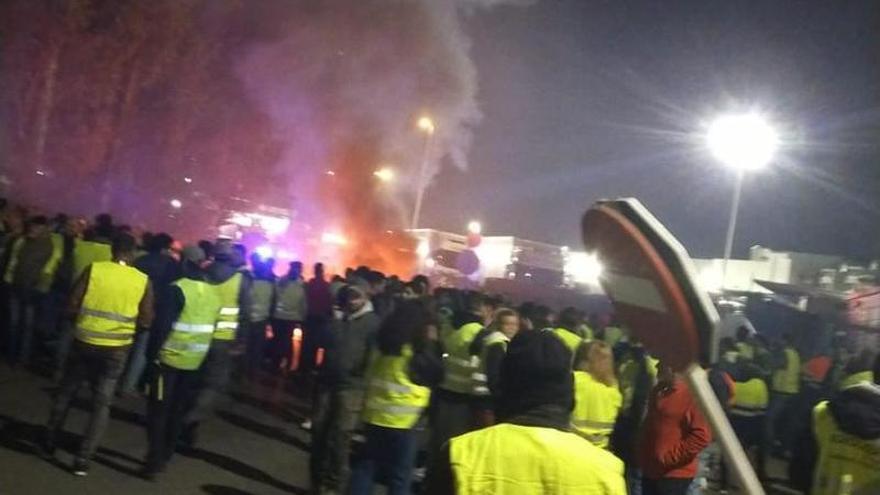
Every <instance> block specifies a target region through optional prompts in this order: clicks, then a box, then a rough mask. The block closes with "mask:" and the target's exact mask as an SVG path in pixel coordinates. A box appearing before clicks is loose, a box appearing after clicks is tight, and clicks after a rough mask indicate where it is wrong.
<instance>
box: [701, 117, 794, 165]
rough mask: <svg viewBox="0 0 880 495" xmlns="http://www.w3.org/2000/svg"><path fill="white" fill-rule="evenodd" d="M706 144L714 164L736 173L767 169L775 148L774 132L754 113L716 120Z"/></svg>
mask: <svg viewBox="0 0 880 495" xmlns="http://www.w3.org/2000/svg"><path fill="white" fill-rule="evenodd" d="M706 140H707V143H708V146H709V150H710V151H711V152H712V154H713V155H715V157H716V158H717V159H718V160H720V161H721V162H722V163H724V164H725V165H728V166H730V167H733V168H735V169H737V170H757V169H760V168H763V167H765V166H767V164H768V163H770V160H772V159H773V155H774V154H775V153H776V149H777V148H778V147H779V137H778V136H777V134H776V131H775V130H773V128H772V127H771V126H770V124H768V123H767V121H766V120H765V119H764V118H763V117H761V116H760V115H758V114H756V113H747V114H741V115H725V116H722V117H719V118H718V119H716V120H715V121H714V122H713V123H712V125H711V126H710V127H709V132H708V134H707V136H706Z"/></svg>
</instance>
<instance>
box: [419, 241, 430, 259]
mask: <svg viewBox="0 0 880 495" xmlns="http://www.w3.org/2000/svg"><path fill="white" fill-rule="evenodd" d="M416 254H417V255H419V258H420V259H426V258H427V257H428V255H430V254H431V246H430V245H429V244H428V241H426V240H424V239H422V240H421V241H419V245H418V246H416Z"/></svg>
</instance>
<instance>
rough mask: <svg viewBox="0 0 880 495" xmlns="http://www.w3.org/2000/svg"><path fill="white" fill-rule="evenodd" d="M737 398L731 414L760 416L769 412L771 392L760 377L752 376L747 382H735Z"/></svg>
mask: <svg viewBox="0 0 880 495" xmlns="http://www.w3.org/2000/svg"><path fill="white" fill-rule="evenodd" d="M733 388H734V394H735V396H736V399H735V400H734V402H733V408H732V409H731V410H730V414H733V415H736V416H760V415H762V414H764V413H765V412H767V403H768V402H769V400H770V398H769V394H768V392H767V384H766V383H764V380H762V379H760V378H752V379H751V380H749V381H747V382H734V384H733Z"/></svg>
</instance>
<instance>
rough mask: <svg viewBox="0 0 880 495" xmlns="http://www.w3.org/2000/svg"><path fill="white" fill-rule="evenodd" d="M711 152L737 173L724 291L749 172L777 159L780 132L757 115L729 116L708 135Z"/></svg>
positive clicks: (723, 265) (722, 271) (725, 249)
mask: <svg viewBox="0 0 880 495" xmlns="http://www.w3.org/2000/svg"><path fill="white" fill-rule="evenodd" d="M707 141H708V145H709V150H710V151H711V152H712V154H714V155H715V157H716V158H718V160H719V161H721V162H722V163H724V164H725V165H727V166H729V167H731V168H733V169H734V170H736V183H735V185H734V189H733V201H732V204H731V207H730V219H729V221H728V223H727V236H726V238H725V241H724V260H723V262H722V267H721V288H722V290H723V289H724V285H725V283H726V282H727V265H728V263H729V262H730V257H731V254H732V252H733V239H734V236H735V234H736V221H737V217H738V215H739V203H740V197H741V196H742V188H743V181H744V180H745V173H746V172H747V171H752V170H759V169H762V168H764V167H766V166H767V164H769V163H770V160H772V159H773V155H774V153H776V148H777V147H778V146H779V138H778V136H777V135H776V131H775V130H773V128H772V127H771V126H770V125H769V124H768V123H767V122H766V121H765V120H764V118H763V117H761V116H760V115H758V114H756V113H747V114H740V115H726V116H723V117H719V118H718V119H716V120H715V121H714V122H713V123H712V125H711V126H710V127H709V133H708V135H707Z"/></svg>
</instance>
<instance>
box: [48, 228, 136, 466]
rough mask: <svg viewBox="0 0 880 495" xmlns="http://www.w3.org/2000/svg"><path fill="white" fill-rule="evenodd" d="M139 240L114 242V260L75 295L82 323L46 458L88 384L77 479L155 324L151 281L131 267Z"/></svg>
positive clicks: (90, 273)
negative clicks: (140, 339)
mask: <svg viewBox="0 0 880 495" xmlns="http://www.w3.org/2000/svg"><path fill="white" fill-rule="evenodd" d="M135 249H136V244H135V241H134V238H132V237H131V236H129V235H126V234H122V235H119V236H117V237H116V239H114V241H113V260H112V261H105V262H97V263H93V264H92V265H91V266H90V267H89V268H88V269H87V270H86V271H85V272H84V273H83V275H82V276H81V277H80V279H79V281H78V282H77V284H76V286H74V289H73V293H72V294H71V299H70V307H69V312H70V313H71V316H74V317H75V318H76V323H75V324H74V328H75V330H74V338H75V339H76V340H75V342H74V345H73V348H72V349H71V350H70V356H69V357H68V359H67V362H66V364H65V369H64V372H63V374H62V378H61V384H60V386H59V391H58V394H57V395H56V397H55V401H54V403H53V405H52V410H51V413H50V416H49V422H48V425H47V435H46V439H45V444H44V446H43V448H44V453H45V454H46V455H47V456H48V455H52V454H53V453H54V447H55V443H54V438H55V435H56V434H57V432H58V431H59V430H60V429H61V428H62V426H63V424H64V420H65V416H66V415H67V411H68V409H69V406H70V402H71V401H72V400H73V398H74V396H75V395H76V392H77V390H78V389H79V386H80V383H81V382H82V381H84V380H88V381H89V382H90V383H91V386H92V390H94V391H95V393H94V398H93V400H94V404H93V406H92V408H91V410H92V413H91V418H90V419H89V422H88V427H87V429H86V434H85V437H84V438H83V441H82V443H81V444H80V448H79V452H78V454H77V456H76V459H75V460H74V465H73V473H74V474H76V475H78V476H85V475H86V474H88V470H89V461H90V459H91V457H92V456H93V455H94V453H95V451H96V450H97V448H98V444H99V443H100V440H101V436H102V435H103V433H104V430H105V428H106V426H107V420H108V417H109V414H110V404H111V402H112V400H113V394H114V392H115V390H116V382H117V381H118V380H119V377H120V375H121V374H122V371H123V369H124V367H125V362H126V359H127V357H128V353H129V350H130V349H131V344H132V342H133V341H134V336H135V333H136V332H137V331H138V329H145V328H149V326H150V325H151V324H152V321H153V292H152V288H151V287H150V283H149V280H148V279H147V276H146V275H144V274H143V273H141V272H140V271H138V270H137V269H135V268H133V267H131V266H129V264H130V263H131V261H132V257H133V256H134V253H135Z"/></svg>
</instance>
